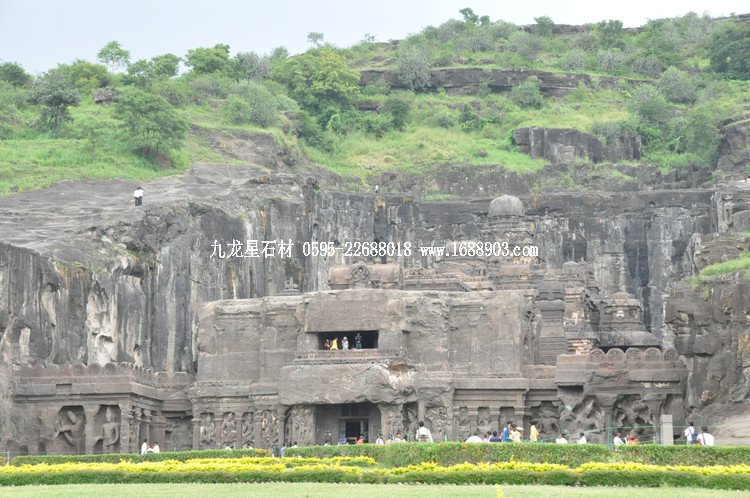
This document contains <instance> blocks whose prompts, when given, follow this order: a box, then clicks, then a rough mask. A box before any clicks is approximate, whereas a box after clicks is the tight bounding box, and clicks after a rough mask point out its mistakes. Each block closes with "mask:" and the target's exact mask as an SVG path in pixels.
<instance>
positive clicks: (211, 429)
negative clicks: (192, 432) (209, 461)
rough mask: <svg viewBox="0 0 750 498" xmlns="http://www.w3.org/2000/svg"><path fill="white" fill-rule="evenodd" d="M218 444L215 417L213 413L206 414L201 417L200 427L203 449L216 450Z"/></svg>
mask: <svg viewBox="0 0 750 498" xmlns="http://www.w3.org/2000/svg"><path fill="white" fill-rule="evenodd" d="M215 442H216V425H215V423H214V416H213V415H212V414H211V413H204V414H203V415H202V417H201V427H200V444H201V449H204V450H206V449H212V448H215V446H216V445H215Z"/></svg>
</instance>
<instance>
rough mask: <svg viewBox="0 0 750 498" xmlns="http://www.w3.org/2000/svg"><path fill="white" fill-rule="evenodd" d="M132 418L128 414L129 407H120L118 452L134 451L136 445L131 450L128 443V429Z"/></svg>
mask: <svg viewBox="0 0 750 498" xmlns="http://www.w3.org/2000/svg"><path fill="white" fill-rule="evenodd" d="M132 419H133V416H132V414H131V413H130V407H129V406H127V405H120V452H121V453H130V452H131V451H134V450H135V447H136V446H137V444H134V445H133V449H132V450H131V443H130V427H131V425H130V424H131V422H132Z"/></svg>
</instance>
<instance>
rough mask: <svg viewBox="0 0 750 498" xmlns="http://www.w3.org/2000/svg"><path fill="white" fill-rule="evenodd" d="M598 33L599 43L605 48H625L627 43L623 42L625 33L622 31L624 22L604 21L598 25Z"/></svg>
mask: <svg viewBox="0 0 750 498" xmlns="http://www.w3.org/2000/svg"><path fill="white" fill-rule="evenodd" d="M597 31H598V32H599V41H600V44H601V45H602V46H603V47H604V48H619V49H621V50H622V49H623V48H625V43H624V42H623V40H622V37H623V34H624V31H623V29H622V21H618V20H613V19H610V20H609V21H602V22H600V23H599V24H597Z"/></svg>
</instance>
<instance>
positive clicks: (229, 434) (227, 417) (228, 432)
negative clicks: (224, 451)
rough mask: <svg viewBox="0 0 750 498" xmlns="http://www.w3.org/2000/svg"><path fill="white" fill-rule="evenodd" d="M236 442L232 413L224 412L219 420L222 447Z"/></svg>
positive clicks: (235, 429) (230, 445)
mask: <svg viewBox="0 0 750 498" xmlns="http://www.w3.org/2000/svg"><path fill="white" fill-rule="evenodd" d="M236 442H237V423H236V421H235V419H234V413H231V412H230V413H225V414H224V419H223V420H222V421H221V444H222V445H223V446H224V447H227V446H229V447H232V448H233V447H234V445H235V444H236Z"/></svg>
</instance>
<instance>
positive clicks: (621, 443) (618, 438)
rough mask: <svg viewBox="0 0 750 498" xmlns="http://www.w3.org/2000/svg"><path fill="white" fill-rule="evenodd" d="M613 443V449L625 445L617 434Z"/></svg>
mask: <svg viewBox="0 0 750 498" xmlns="http://www.w3.org/2000/svg"><path fill="white" fill-rule="evenodd" d="M614 443H615V449H617V448H619V447H620V446H622V445H623V444H625V441H623V440H622V435H621V434H620V433H619V432H618V433H617V434H615V439H614Z"/></svg>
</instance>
